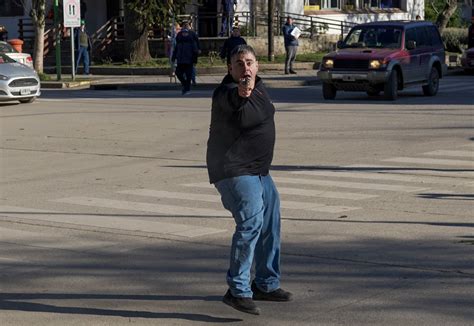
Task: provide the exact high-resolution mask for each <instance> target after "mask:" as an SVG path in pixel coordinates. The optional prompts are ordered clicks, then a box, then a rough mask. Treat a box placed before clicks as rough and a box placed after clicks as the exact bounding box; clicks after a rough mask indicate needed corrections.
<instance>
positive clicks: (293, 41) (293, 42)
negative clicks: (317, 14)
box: [281, 23, 298, 46]
mask: <svg viewBox="0 0 474 326" xmlns="http://www.w3.org/2000/svg"><path fill="white" fill-rule="evenodd" d="M294 28H295V25H290V24H288V23H286V24H285V25H283V27H282V28H281V30H282V32H283V38H284V40H285V46H298V39H297V38H296V37H294V36H293V35H291V32H292V31H293V29H294Z"/></svg>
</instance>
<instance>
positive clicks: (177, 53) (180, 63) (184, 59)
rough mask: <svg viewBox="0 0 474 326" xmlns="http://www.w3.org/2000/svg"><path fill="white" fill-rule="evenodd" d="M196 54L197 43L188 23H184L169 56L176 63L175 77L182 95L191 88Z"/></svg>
mask: <svg viewBox="0 0 474 326" xmlns="http://www.w3.org/2000/svg"><path fill="white" fill-rule="evenodd" d="M197 54H198V48H197V44H196V42H195V38H194V37H193V36H192V35H191V33H190V31H189V24H184V26H183V29H181V31H180V32H179V33H178V35H177V36H176V47H175V48H174V51H173V56H172V58H171V60H172V62H175V61H176V63H177V66H176V77H177V78H178V79H179V81H180V82H181V85H182V86H183V88H182V92H181V94H182V95H186V94H188V93H189V91H190V90H191V79H192V74H193V64H194V63H196V62H197Z"/></svg>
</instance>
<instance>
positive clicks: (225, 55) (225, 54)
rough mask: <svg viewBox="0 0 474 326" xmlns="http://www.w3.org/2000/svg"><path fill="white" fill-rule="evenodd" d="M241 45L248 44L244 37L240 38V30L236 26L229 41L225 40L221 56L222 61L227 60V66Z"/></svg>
mask: <svg viewBox="0 0 474 326" xmlns="http://www.w3.org/2000/svg"><path fill="white" fill-rule="evenodd" d="M241 44H247V42H246V41H245V40H244V38H243V37H242V36H240V28H239V27H238V26H234V27H233V28H232V34H231V35H230V37H229V38H228V39H227V40H225V42H224V45H223V46H222V49H221V52H220V53H219V56H220V57H221V59H222V60H224V59H226V62H227V64H230V54H231V53H232V50H233V49H234V48H235V47H237V46H239V45H241Z"/></svg>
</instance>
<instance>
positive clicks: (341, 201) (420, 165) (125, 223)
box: [0, 144, 474, 237]
mask: <svg viewBox="0 0 474 326" xmlns="http://www.w3.org/2000/svg"><path fill="white" fill-rule="evenodd" d="M471 148H474V147H473V146H471V144H462V145H460V146H459V147H458V148H450V149H437V150H432V151H425V152H420V153H415V154H416V155H413V156H404V157H388V158H383V159H381V161H380V162H391V163H396V165H390V166H389V165H385V164H383V163H382V164H375V165H374V164H372V165H368V164H359V165H350V166H340V167H338V168H332V169H328V170H320V169H318V170H298V171H272V176H273V179H274V181H275V182H276V183H277V188H278V191H279V193H280V196H281V209H282V216H283V219H284V220H285V219H298V220H305V219H310V218H314V216H321V215H323V216H326V215H327V216H331V215H330V214H343V213H344V214H346V213H347V212H352V211H361V210H363V209H366V208H370V207H371V205H372V202H373V201H376V199H377V198H379V197H383V196H391V195H392V194H393V193H399V195H400V196H408V197H411V198H413V199H414V200H417V198H423V194H429V193H444V194H448V193H449V194H450V195H456V191H457V189H458V188H460V190H459V191H462V192H463V193H464V194H465V193H467V192H469V189H468V187H474V170H473V169H472V164H473V158H472V151H471V150H470V149H471ZM446 166H447V168H446ZM440 185H441V186H442V187H444V186H446V188H445V191H440V188H439V186H440ZM452 186H456V190H453V188H452ZM50 202H54V203H55V207H56V206H57V205H60V206H61V207H64V211H48V210H46V211H45V210H37V209H34V208H23V207H8V206H0V216H16V217H18V216H21V217H23V218H29V219H35V220H40V221H49V222H57V223H68V224H80V225H89V226H95V227H104V228H114V229H122V230H129V231H140V232H152V233H158V234H163V235H170V236H178V237H200V236H208V235H214V234H219V233H221V232H228V231H230V229H225V227H222V226H221V228H216V227H214V225H212V224H211V226H208V225H209V222H202V223H197V224H198V225H195V224H196V223H192V225H190V224H189V223H190V222H189V221H190V219H189V218H192V219H193V220H196V218H198V219H203V221H207V220H205V219H211V220H212V219H213V218H221V219H222V221H226V220H227V219H228V220H231V219H232V217H231V215H230V213H229V212H228V211H226V210H225V209H224V208H223V207H222V204H221V201H220V196H219V194H218V192H217V191H216V189H215V188H214V186H213V185H210V184H209V182H208V181H207V180H203V179H202V176H201V177H199V178H198V179H196V180H195V182H187V183H181V184H180V183H178V184H175V185H173V187H172V189H171V188H170V189H163V188H162V187H159V186H157V187H150V188H148V189H145V188H133V187H132V188H130V189H125V190H120V191H116V192H110V193H103V194H100V195H87V196H69V197H64V198H52V199H51V200H50ZM72 207H73V208H72ZM77 207H89V208H93V209H94V211H95V212H101V213H100V214H99V213H97V214H82V213H77ZM71 209H73V211H74V212H76V213H74V214H68V213H67V211H70V210H71ZM131 212H142V213H152V214H153V215H147V214H144V215H143V214H136V213H131ZM328 214H329V215H328ZM170 218H172V219H170ZM162 219H166V222H165V221H163V220H162ZM184 220H186V222H183V221H184ZM170 221H171V222H170ZM223 225H225V223H224V224H223ZM229 228H230V227H229Z"/></svg>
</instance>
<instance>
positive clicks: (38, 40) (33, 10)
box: [17, 0, 51, 73]
mask: <svg viewBox="0 0 474 326" xmlns="http://www.w3.org/2000/svg"><path fill="white" fill-rule="evenodd" d="M17 2H18V3H19V4H20V5H22V6H23V8H25V11H27V12H28V11H29V13H30V17H31V20H32V22H33V26H34V29H35V40H34V48H33V62H34V66H35V69H36V71H37V72H38V73H42V72H43V56H44V27H45V24H46V21H45V19H46V2H51V1H47V0H31V2H30V1H27V0H17Z"/></svg>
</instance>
